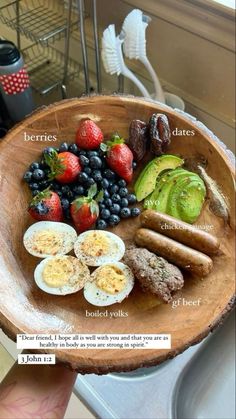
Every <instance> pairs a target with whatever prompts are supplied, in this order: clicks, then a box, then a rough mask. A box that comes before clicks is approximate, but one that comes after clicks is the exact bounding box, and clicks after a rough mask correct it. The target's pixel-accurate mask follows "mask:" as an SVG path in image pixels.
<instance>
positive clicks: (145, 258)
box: [123, 248, 184, 303]
mask: <svg viewBox="0 0 236 419" xmlns="http://www.w3.org/2000/svg"><path fill="white" fill-rule="evenodd" d="M123 259H124V263H126V264H127V265H128V266H129V267H130V269H131V270H132V271H133V273H134V276H135V277H136V278H137V280H138V281H139V283H140V285H141V287H142V289H143V291H150V292H152V293H153V294H156V295H157V296H158V297H160V298H161V299H162V300H164V301H165V302H166V303H169V302H171V301H172V295H171V293H172V292H173V291H177V290H179V289H181V288H182V287H183V286H184V280H183V275H182V273H181V272H180V270H179V269H178V268H177V267H176V266H174V265H172V264H171V263H169V262H167V261H166V260H165V259H163V258H161V257H158V256H156V255H155V254H154V253H151V252H149V250H147V249H142V248H136V249H135V248H134V249H128V250H127V251H126V252H125V255H124V258H123Z"/></svg>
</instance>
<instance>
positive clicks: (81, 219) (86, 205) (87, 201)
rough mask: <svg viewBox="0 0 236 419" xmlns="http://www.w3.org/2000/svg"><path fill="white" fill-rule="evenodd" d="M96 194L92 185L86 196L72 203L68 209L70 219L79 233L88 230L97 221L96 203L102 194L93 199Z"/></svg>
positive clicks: (95, 187) (94, 186)
mask: <svg viewBox="0 0 236 419" xmlns="http://www.w3.org/2000/svg"><path fill="white" fill-rule="evenodd" d="M96 193H97V185H96V184H94V185H92V186H91V187H90V188H89V190H88V196H81V197H79V198H77V199H75V201H73V202H72V204H71V207H70V213H71V217H72V219H73V221H74V224H75V228H76V230H77V231H78V232H79V233H82V232H83V231H85V230H88V229H89V228H90V227H91V226H92V225H93V224H94V223H95V221H96V220H97V218H98V215H99V206H98V203H97V202H98V201H99V200H100V199H102V192H100V193H99V194H98V196H97V199H96V200H95V199H93V198H94V196H95V195H96Z"/></svg>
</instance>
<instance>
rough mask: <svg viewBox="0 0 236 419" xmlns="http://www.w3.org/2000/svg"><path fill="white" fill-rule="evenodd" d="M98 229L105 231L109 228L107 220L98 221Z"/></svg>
mask: <svg viewBox="0 0 236 419" xmlns="http://www.w3.org/2000/svg"><path fill="white" fill-rule="evenodd" d="M96 227H97V229H98V230H104V229H105V228H107V223H106V221H105V220H98V221H97V223H96Z"/></svg>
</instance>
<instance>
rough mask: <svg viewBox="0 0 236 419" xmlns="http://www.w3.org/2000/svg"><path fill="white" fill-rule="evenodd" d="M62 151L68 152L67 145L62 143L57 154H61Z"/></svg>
mask: <svg viewBox="0 0 236 419" xmlns="http://www.w3.org/2000/svg"><path fill="white" fill-rule="evenodd" d="M64 151H68V144H67V143H62V144H61V145H60V147H59V152H60V153H63V152H64Z"/></svg>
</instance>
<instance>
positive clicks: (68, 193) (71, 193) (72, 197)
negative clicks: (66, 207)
mask: <svg viewBox="0 0 236 419" xmlns="http://www.w3.org/2000/svg"><path fill="white" fill-rule="evenodd" d="M66 196H67V198H68V199H69V201H70V202H71V201H73V199H74V194H73V192H72V191H69V192H67V194H66Z"/></svg>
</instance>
